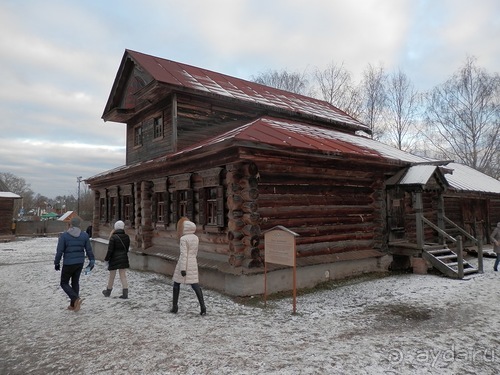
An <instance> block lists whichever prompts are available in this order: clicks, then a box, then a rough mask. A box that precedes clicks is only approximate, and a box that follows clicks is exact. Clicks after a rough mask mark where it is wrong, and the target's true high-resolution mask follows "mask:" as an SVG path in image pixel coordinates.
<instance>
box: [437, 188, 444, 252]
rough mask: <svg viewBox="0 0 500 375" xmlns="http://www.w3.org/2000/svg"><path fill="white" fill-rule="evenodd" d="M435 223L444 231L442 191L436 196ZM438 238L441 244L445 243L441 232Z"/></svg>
mask: <svg viewBox="0 0 500 375" xmlns="http://www.w3.org/2000/svg"><path fill="white" fill-rule="evenodd" d="M437 224H438V227H439V229H441V230H442V231H444V229H445V228H444V198H443V194H442V192H440V193H439V197H438V208H437ZM439 239H440V240H441V244H442V245H445V244H446V239H445V238H444V236H443V235H442V234H439Z"/></svg>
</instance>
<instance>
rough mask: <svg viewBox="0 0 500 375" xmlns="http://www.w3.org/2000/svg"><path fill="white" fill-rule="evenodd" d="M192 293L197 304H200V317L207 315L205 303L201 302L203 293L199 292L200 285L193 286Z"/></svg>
mask: <svg viewBox="0 0 500 375" xmlns="http://www.w3.org/2000/svg"><path fill="white" fill-rule="evenodd" d="M193 289H194V292H195V293H196V297H198V302H199V303H200V315H205V314H206V313H207V308H206V307H205V301H204V300H203V292H202V291H201V287H200V284H193Z"/></svg>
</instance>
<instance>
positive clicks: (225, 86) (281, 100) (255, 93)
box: [126, 50, 370, 132]
mask: <svg viewBox="0 0 500 375" xmlns="http://www.w3.org/2000/svg"><path fill="white" fill-rule="evenodd" d="M127 53H128V55H129V56H130V57H131V58H132V59H133V60H134V61H135V62H136V63H137V64H139V65H141V66H142V67H143V68H144V69H146V70H147V71H148V73H149V74H151V76H152V77H153V78H154V79H155V80H156V81H158V82H161V83H165V84H169V85H174V86H182V87H186V88H190V89H193V90H198V91H201V92H206V93H210V94H216V95H220V96H224V97H229V98H233V99H237V100H241V101H246V102H253V103H257V104H260V105H265V106H271V107H275V108H279V109H282V110H287V111H291V112H294V113H296V114H299V115H300V114H301V115H308V116H313V117H318V118H321V119H324V120H327V121H333V122H336V123H339V124H345V125H348V126H349V127H354V128H355V129H357V130H364V131H366V132H370V129H369V128H368V127H367V126H366V125H364V124H362V123H360V122H359V121H357V120H356V119H354V118H353V117H351V116H349V115H348V114H347V113H345V112H343V111H342V110H340V109H338V108H337V107H335V106H333V105H331V104H330V103H328V102H325V101H323V100H318V99H314V98H310V97H307V96H303V95H299V94H295V93H291V92H288V91H283V90H279V89H275V88H273V87H269V86H264V85H260V84H258V83H255V82H250V81H245V80H243V79H239V78H235V77H231V76H227V75H224V74H221V73H216V72H213V71H210V70H207V69H202V68H197V67H194V66H191V65H187V64H182V63H178V62H175V61H171V60H166V59H163V58H159V57H155V56H151V55H146V54H144V53H140V52H136V51H131V50H126V54H127Z"/></svg>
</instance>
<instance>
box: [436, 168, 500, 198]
mask: <svg viewBox="0 0 500 375" xmlns="http://www.w3.org/2000/svg"><path fill="white" fill-rule="evenodd" d="M446 168H449V169H452V170H453V173H452V174H447V175H445V177H446V180H448V183H449V184H450V186H451V187H452V188H454V189H455V190H458V191H477V192H482V193H496V194H500V181H498V180H497V179H495V178H493V177H490V176H488V175H485V174H484V173H482V172H479V171H477V170H475V169H474V168H471V167H468V166H466V165H463V164H459V163H449V164H448V165H447V166H446Z"/></svg>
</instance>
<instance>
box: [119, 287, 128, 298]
mask: <svg viewBox="0 0 500 375" xmlns="http://www.w3.org/2000/svg"><path fill="white" fill-rule="evenodd" d="M119 298H121V299H127V298H128V289H123V293H122V295H121V296H120V297H119Z"/></svg>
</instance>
